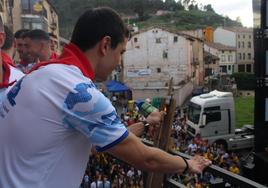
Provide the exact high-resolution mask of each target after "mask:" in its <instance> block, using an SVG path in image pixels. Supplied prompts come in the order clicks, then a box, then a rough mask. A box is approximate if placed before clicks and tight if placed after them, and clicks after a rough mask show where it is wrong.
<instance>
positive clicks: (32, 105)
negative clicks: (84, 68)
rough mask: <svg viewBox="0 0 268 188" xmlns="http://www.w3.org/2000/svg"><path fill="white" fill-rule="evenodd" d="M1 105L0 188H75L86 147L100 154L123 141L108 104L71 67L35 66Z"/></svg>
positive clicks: (122, 129)
mask: <svg viewBox="0 0 268 188" xmlns="http://www.w3.org/2000/svg"><path fill="white" fill-rule="evenodd" d="M3 106H4V109H5V114H4V117H2V118H1V117H0V125H1V126H0V143H3V144H1V145H0V166H1V168H0V174H1V176H0V187H27V188H48V187H49V188H54V187H55V188H59V187H64V188H75V187H79V185H80V182H81V180H82V178H83V173H84V170H85V168H86V164H87V161H88V157H89V154H90V150H91V147H92V146H94V147H96V149H97V150H98V151H104V150H106V149H108V148H110V147H113V146H114V145H116V144H117V143H119V142H121V141H122V140H123V139H125V138H126V137H127V136H128V131H127V129H126V128H125V126H124V125H123V124H122V123H121V122H120V119H119V117H118V116H117V114H116V111H115V108H114V107H113V106H112V105H111V102H110V101H109V100H108V99H107V98H106V97H105V96H104V95H103V94H102V93H101V92H100V91H99V90H98V89H96V87H95V85H94V84H93V82H92V81H91V80H90V79H88V78H86V77H84V76H83V75H82V73H81V71H80V70H79V69H78V68H76V67H75V66H70V65H61V64H51V65H47V66H45V67H41V68H40V69H39V70H37V71H34V72H33V73H31V74H29V75H27V76H25V77H24V78H23V79H21V80H20V81H19V82H17V84H16V85H15V86H14V87H13V88H12V89H11V90H10V92H9V93H8V94H7V97H6V99H4V101H3Z"/></svg>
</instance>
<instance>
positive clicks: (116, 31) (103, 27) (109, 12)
mask: <svg viewBox="0 0 268 188" xmlns="http://www.w3.org/2000/svg"><path fill="white" fill-rule="evenodd" d="M105 36H110V37H111V47H112V48H116V47H117V45H118V44H119V43H120V42H123V41H124V39H125V38H126V37H127V38H128V37H129V30H128V29H127V27H126V26H125V24H124V22H123V21H122V19H121V18H120V16H119V14H118V13H116V12H115V11H114V10H113V9H111V8H106V7H102V8H95V9H90V10H87V11H86V12H85V13H84V14H83V15H82V16H80V18H79V19H78V21H77V23H76V25H75V27H74V31H73V34H72V38H71V42H72V43H74V44H76V45H77V46H78V47H79V48H80V49H81V50H82V51H86V50H88V49H91V48H93V47H94V46H95V45H96V44H97V43H98V42H99V41H100V40H101V39H102V38H103V37H105Z"/></svg>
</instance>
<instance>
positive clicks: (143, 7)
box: [51, 0, 241, 38]
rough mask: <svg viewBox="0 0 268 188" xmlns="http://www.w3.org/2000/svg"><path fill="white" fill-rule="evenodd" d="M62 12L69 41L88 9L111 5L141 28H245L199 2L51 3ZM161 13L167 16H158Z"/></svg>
mask: <svg viewBox="0 0 268 188" xmlns="http://www.w3.org/2000/svg"><path fill="white" fill-rule="evenodd" d="M51 2H52V4H53V5H54V6H55V8H56V9H57V11H58V13H59V19H60V31H61V35H62V36H63V37H65V38H69V37H70V35H71V32H72V28H73V25H74V23H75V22H76V20H77V18H78V16H79V15H80V14H81V13H82V12H83V11H84V10H86V9H88V8H92V7H99V6H109V7H112V8H114V9H116V10H117V11H118V12H120V14H122V16H125V17H131V19H130V20H129V19H128V20H127V21H128V23H135V24H136V25H138V26H139V27H140V28H144V27H149V26H157V25H159V26H164V27H168V28H173V29H174V28H175V29H178V30H180V29H183V30H185V29H199V28H204V27H206V26H214V27H217V26H220V25H225V26H241V23H239V22H236V21H233V20H231V19H229V18H228V17H224V16H221V15H218V14H217V13H215V11H214V10H213V7H211V5H204V6H203V5H201V4H197V3H196V2H195V0H181V1H177V2H176V1H174V0H166V1H165V2H163V1H162V0H51ZM158 10H164V11H168V13H167V14H165V15H162V16H156V15H155V13H156V12H157V11H158Z"/></svg>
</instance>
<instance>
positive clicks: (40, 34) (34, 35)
mask: <svg viewBox="0 0 268 188" xmlns="http://www.w3.org/2000/svg"><path fill="white" fill-rule="evenodd" d="M22 37H23V38H30V39H32V40H45V41H49V35H48V33H47V32H45V31H43V30H41V29H34V30H31V31H28V32H26V33H24V34H23V35H22Z"/></svg>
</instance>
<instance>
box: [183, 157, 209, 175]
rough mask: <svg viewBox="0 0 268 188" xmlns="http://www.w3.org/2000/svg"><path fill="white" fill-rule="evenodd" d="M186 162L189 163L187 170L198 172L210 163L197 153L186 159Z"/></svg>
mask: <svg viewBox="0 0 268 188" xmlns="http://www.w3.org/2000/svg"><path fill="white" fill-rule="evenodd" d="M187 162H188V165H189V170H188V172H190V173H199V174H200V173H202V171H203V170H204V168H206V167H207V166H209V165H211V164H212V163H211V161H210V160H208V159H206V158H204V157H202V156H199V155H196V156H194V157H193V158H192V159H190V160H187Z"/></svg>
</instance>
